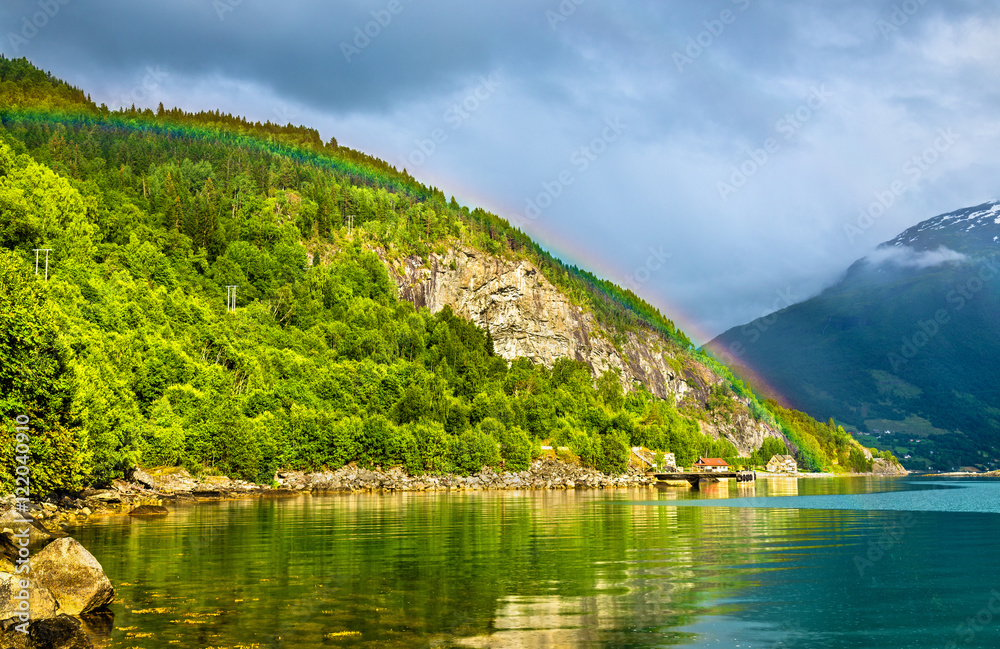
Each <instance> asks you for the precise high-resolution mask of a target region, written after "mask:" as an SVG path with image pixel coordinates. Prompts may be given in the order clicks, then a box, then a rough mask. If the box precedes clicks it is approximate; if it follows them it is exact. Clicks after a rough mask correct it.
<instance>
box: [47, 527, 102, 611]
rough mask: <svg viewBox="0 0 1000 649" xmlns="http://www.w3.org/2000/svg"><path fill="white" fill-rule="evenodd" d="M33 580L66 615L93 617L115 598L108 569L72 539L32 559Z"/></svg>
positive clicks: (53, 546)
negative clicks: (92, 613) (91, 615)
mask: <svg viewBox="0 0 1000 649" xmlns="http://www.w3.org/2000/svg"><path fill="white" fill-rule="evenodd" d="M31 580H32V583H33V586H34V588H33V590H42V589H47V590H48V591H49V592H50V593H51V594H52V597H53V598H54V599H55V600H56V601H57V602H58V603H59V612H60V613H62V614H65V615H81V614H84V613H89V612H91V611H94V610H97V609H99V608H101V607H103V606H107V605H108V604H110V603H111V602H112V601H113V600H114V598H115V589H114V587H113V586H112V585H111V581H110V580H109V579H108V577H107V575H105V574H104V568H102V567H101V564H100V563H98V561H97V559H95V558H94V555H92V554H91V553H89V552H87V550H86V549H85V548H84V547H83V546H82V545H80V543H79V542H77V541H76V540H75V539H72V538H63V539H57V540H55V541H53V542H52V543H49V544H48V545H47V546H45V548H44V549H42V551H41V552H39V553H38V554H36V555H34V556H32V558H31Z"/></svg>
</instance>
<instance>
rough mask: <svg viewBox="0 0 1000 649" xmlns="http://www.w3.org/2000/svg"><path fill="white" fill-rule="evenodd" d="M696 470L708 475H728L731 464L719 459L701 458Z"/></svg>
mask: <svg viewBox="0 0 1000 649" xmlns="http://www.w3.org/2000/svg"><path fill="white" fill-rule="evenodd" d="M694 470H695V471H706V472H708V473H726V472H728V471H729V464H727V463H726V461H725V460H723V459H721V458H717V457H700V458H698V461H697V462H695V463H694Z"/></svg>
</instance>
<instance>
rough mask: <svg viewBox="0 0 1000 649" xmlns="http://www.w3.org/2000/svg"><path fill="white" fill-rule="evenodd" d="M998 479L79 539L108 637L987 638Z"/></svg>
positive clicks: (223, 640)
mask: <svg viewBox="0 0 1000 649" xmlns="http://www.w3.org/2000/svg"><path fill="white" fill-rule="evenodd" d="M998 513H1000V482H997V481H978V480H977V481H971V480H965V481H962V480H922V479H888V478H887V479H874V478H871V479H829V480H828V479H799V480H794V479H783V480H773V481H759V482H758V483H756V484H753V483H748V484H736V483H720V484H718V485H710V486H707V487H705V488H704V489H703V491H701V492H694V491H687V490H679V489H675V488H658V489H637V490H618V491H584V490H580V491H555V492H486V493H407V494H388V495H330V496H301V497H296V498H291V499H284V500H263V501H258V500H252V501H238V502H227V503H214V504H203V505H199V506H192V507H183V508H177V509H176V510H174V511H173V512H172V513H171V514H170V515H169V516H167V517H166V518H163V519H129V518H127V517H126V518H123V517H119V518H108V519H104V520H101V521H96V522H93V523H90V524H87V525H85V526H82V527H80V528H78V529H76V530H73V535H74V536H75V537H76V538H77V539H79V540H80V541H81V542H82V543H83V544H84V545H85V546H86V547H87V548H89V549H90V550H91V552H93V553H94V555H95V556H97V558H98V559H99V560H100V561H101V563H102V564H103V565H104V567H105V570H106V571H107V572H108V574H109V576H111V578H112V581H113V583H114V584H115V586H116V588H117V590H118V594H119V598H118V601H117V602H116V603H115V604H114V605H113V607H112V608H113V611H114V613H115V630H114V632H113V634H112V636H111V637H110V638H109V639H108V642H107V646H108V647H115V648H117V647H122V648H125V647H143V648H146V647H149V648H152V647H295V648H300V647H301V648H314V647H340V646H344V647H497V648H499V647H538V648H542V647H673V646H682V647H750V648H757V647H775V648H777V647H802V648H813V647H817V648H820V647H837V648H840V647H844V648H846V647H852V648H853V647H865V648H868V647H900V648H903V647H913V648H925V647H935V648H939V647H998V646H1000V553H998V549H1000V516H998V515H997V514H998Z"/></svg>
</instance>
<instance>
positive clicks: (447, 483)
mask: <svg viewBox="0 0 1000 649" xmlns="http://www.w3.org/2000/svg"><path fill="white" fill-rule="evenodd" d="M655 483H656V480H655V479H654V478H652V477H650V476H647V475H646V474H645V473H643V472H641V471H639V470H638V469H635V468H630V469H629V472H628V473H626V474H624V475H606V474H604V473H601V472H600V471H597V470H596V469H590V468H586V467H581V466H578V465H573V464H566V463H563V462H560V461H557V460H551V459H543V460H537V461H535V462H534V463H533V464H532V465H531V468H530V469H528V470H527V471H520V472H507V471H494V470H493V469H489V468H484V469H483V470H482V471H480V472H479V473H476V474H474V475H470V476H462V475H455V474H443V475H430V474H428V475H422V476H411V475H408V474H407V473H406V472H404V471H403V470H402V469H400V468H392V469H388V470H382V469H366V468H362V467H358V466H354V465H347V466H344V467H341V468H340V469H337V470H336V471H319V472H311V473H307V472H303V471H279V472H278V474H277V476H276V479H275V483H274V485H259V484H254V483H252V482H246V481H244V480H233V479H230V478H227V477H225V476H205V477H201V478H195V477H193V476H192V475H191V474H190V473H188V472H187V471H186V470H185V469H183V468H177V467H173V468H167V469H154V470H149V471H148V472H147V471H144V470H141V469H135V470H134V471H133V472H132V474H131V475H130V476H129V480H115V481H114V482H113V483H112V484H111V485H110V486H109V487H108V488H106V489H86V490H84V491H82V492H80V493H76V494H53V495H51V496H49V497H48V498H46V499H45V500H44V501H43V502H37V503H31V505H30V507H29V511H28V512H27V513H28V514H29V515H30V516H31V517H32V518H34V519H36V520H39V521H44V523H45V525H46V526H47V527H48V528H49V529H55V530H58V529H64V530H65V529H69V528H71V527H72V526H74V525H78V524H80V523H83V522H85V521H86V520H88V519H89V518H91V517H92V516H103V515H113V514H130V513H131V514H134V515H156V514H162V513H166V510H164V509H163V507H164V506H167V507H169V506H171V505H179V504H185V503H198V502H209V501H215V500H228V499H234V498H273V497H284V496H294V495H298V494H303V493H317V494H322V493H337V492H348V493H350V492H368V493H386V492H395V491H489V490H519V489H520V490H541V489H614V488H622V487H642V486H652V485H653V484H655ZM14 502H15V498H14V496H13V495H8V496H4V497H2V498H0V507H4V506H13V504H14Z"/></svg>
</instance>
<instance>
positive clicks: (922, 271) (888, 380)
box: [709, 201, 1000, 469]
mask: <svg viewBox="0 0 1000 649" xmlns="http://www.w3.org/2000/svg"><path fill="white" fill-rule="evenodd" d="M709 347H710V348H711V349H713V350H714V351H715V353H716V354H717V355H719V356H720V357H722V358H723V359H724V360H726V361H727V362H729V363H730V364H731V365H732V366H737V367H739V368H741V370H742V371H743V372H746V373H748V374H754V375H756V376H757V377H759V378H760V379H762V380H763V381H765V382H766V383H767V384H769V385H770V386H771V388H772V389H773V391H774V392H775V393H776V394H774V395H773V396H775V397H776V398H778V400H779V401H782V400H783V401H785V402H786V403H787V404H788V405H790V406H792V407H794V408H797V409H800V410H804V411H806V412H808V413H810V414H811V415H813V416H814V417H816V418H818V419H823V420H825V419H827V418H833V419H835V420H836V421H837V422H839V423H842V424H844V425H845V426H850V427H856V428H858V429H859V430H860V431H862V432H863V433H867V435H865V434H862V435H860V436H859V438H860V441H862V443H865V444H866V445H874V446H878V447H880V448H890V449H891V450H892V451H893V453H895V454H896V455H897V457H899V458H900V460H902V462H903V464H904V465H906V466H908V467H909V468H918V469H924V468H934V469H951V468H957V467H959V466H977V467H980V468H987V467H989V468H996V466H997V460H998V459H1000V452H998V450H997V449H998V447H1000V201H990V202H987V203H984V204H982V205H977V206H975V207H969V208H965V209H961V210H957V211H955V212H949V213H947V214H942V215H940V216H936V217H934V218H931V219H928V220H926V221H923V222H921V223H919V224H917V225H915V226H913V227H911V228H909V229H908V230H906V231H905V232H903V233H901V234H900V235H899V236H897V237H896V238H894V239H892V240H891V241H887V242H885V243H883V244H881V245H880V246H879V247H878V249H877V250H876V251H875V252H874V253H873V254H871V255H869V256H868V257H866V258H864V259H860V260H858V261H856V262H855V263H854V264H852V265H851V266H850V268H848V269H847V271H846V273H845V274H844V276H843V278H842V279H841V280H840V281H839V282H837V283H836V284H835V285H833V286H831V287H830V288H828V289H827V290H825V291H823V292H822V293H821V294H820V295H818V296H816V297H814V298H812V299H809V300H806V301H804V302H800V303H798V304H795V305H792V306H790V307H788V308H785V309H782V310H781V311H778V312H776V313H773V314H771V315H769V316H766V317H764V318H758V319H757V320H754V321H753V322H750V323H748V324H746V325H744V326H742V327H734V328H732V329H730V330H729V331H726V332H725V333H723V334H722V335H720V336H719V337H718V338H716V339H715V340H713V341H712V342H711V343H710V344H709ZM907 456H909V457H907Z"/></svg>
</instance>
